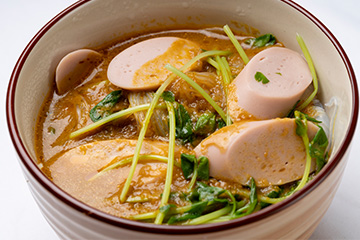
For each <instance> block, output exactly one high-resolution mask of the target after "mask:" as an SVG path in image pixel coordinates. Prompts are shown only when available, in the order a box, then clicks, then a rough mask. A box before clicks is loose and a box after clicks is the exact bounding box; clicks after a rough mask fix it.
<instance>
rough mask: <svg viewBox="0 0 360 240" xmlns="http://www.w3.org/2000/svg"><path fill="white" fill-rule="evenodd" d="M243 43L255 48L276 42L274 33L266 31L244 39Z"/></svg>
mask: <svg viewBox="0 0 360 240" xmlns="http://www.w3.org/2000/svg"><path fill="white" fill-rule="evenodd" d="M245 43H246V44H249V45H250V46H252V47H253V46H254V47H257V48H260V47H267V46H271V45H274V44H275V43H276V38H275V36H274V35H272V34H269V33H268V34H264V35H262V36H260V37H257V38H250V39H248V40H246V41H245Z"/></svg>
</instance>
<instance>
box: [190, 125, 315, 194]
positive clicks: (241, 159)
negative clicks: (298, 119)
mask: <svg viewBox="0 0 360 240" xmlns="http://www.w3.org/2000/svg"><path fill="white" fill-rule="evenodd" d="M317 130H318V127H317V126H316V125H314V124H313V123H311V122H309V123H308V136H309V139H310V140H311V139H312V138H313V137H314V136H315V134H316V132H317ZM295 131H296V123H295V120H294V119H289V118H284V119H280V118H277V119H271V120H262V121H251V122H250V121H243V122H238V123H235V124H233V125H230V126H227V127H224V128H222V129H220V130H219V131H217V132H215V133H214V134H212V135H210V136H209V137H208V138H206V139H204V140H203V141H202V142H201V143H200V144H199V145H198V146H197V147H196V148H195V150H194V151H195V153H196V156H197V157H199V156H206V157H207V158H208V159H209V162H210V176H212V177H215V178H220V179H225V180H230V181H234V182H238V183H240V184H244V185H245V184H247V182H248V181H249V179H250V177H253V178H254V179H255V181H256V185H257V186H259V187H266V186H269V185H281V184H285V183H289V182H292V181H295V180H298V179H300V178H301V177H302V176H303V173H304V169H305V163H306V153H305V147H304V144H303V141H302V138H301V137H299V136H298V135H296V132H295ZM314 168H315V163H314V161H312V165H311V171H313V170H314Z"/></svg>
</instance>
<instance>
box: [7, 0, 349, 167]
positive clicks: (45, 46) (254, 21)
mask: <svg viewBox="0 0 360 240" xmlns="http://www.w3.org/2000/svg"><path fill="white" fill-rule="evenodd" d="M78 5H79V6H78V7H77V8H75V9H73V10H72V11H69V12H67V14H65V15H64V16H63V17H61V18H56V19H55V20H53V21H52V22H50V23H49V24H48V25H47V26H46V27H45V28H44V29H42V31H41V32H40V33H39V34H38V35H37V36H36V37H35V38H34V39H33V42H31V43H30V45H29V46H28V49H27V54H26V56H25V57H26V60H25V61H24V64H23V66H22V69H21V71H20V74H19V77H18V82H17V86H16V92H15V106H14V109H15V118H16V122H17V127H18V129H19V133H20V137H21V139H22V141H23V143H24V146H25V148H26V149H27V151H28V153H29V155H30V156H31V157H32V159H33V160H34V161H36V156H35V151H34V131H35V127H34V126H35V124H36V120H37V116H38V114H39V111H40V107H41V106H42V104H43V101H44V98H45V97H46V96H47V94H48V93H49V90H50V89H51V88H52V87H53V82H54V71H55V67H56V65H57V63H58V62H59V60H60V59H61V58H62V57H63V56H64V55H66V54H67V53H68V52H70V51H72V50H75V49H78V48H84V47H87V48H93V47H97V46H99V45H102V44H104V43H106V42H110V41H113V40H114V39H117V38H125V37H127V36H131V35H132V34H135V33H141V32H148V31H149V29H150V30H152V31H157V30H160V29H168V28H179V26H180V27H184V28H186V27H188V28H189V27H191V28H194V27H204V26H209V25H216V26H223V25H225V24H229V25H230V27H231V28H233V29H235V30H240V31H243V32H244V31H245V32H246V31H251V29H250V28H249V27H247V26H251V27H254V28H256V29H258V30H259V31H260V33H273V34H274V35H275V36H276V37H277V38H278V39H279V40H280V41H282V42H283V43H284V44H285V46H287V47H289V48H291V49H294V50H296V51H298V52H301V50H300V48H299V46H298V44H297V41H296V33H299V34H300V35H301V36H302V37H303V38H304V40H305V42H306V44H307V46H308V48H309V51H310V53H311V55H312V58H313V61H314V64H315V67H316V70H317V74H318V77H319V79H320V87H319V88H320V93H319V96H320V98H321V100H322V102H323V103H328V102H330V100H331V99H332V98H333V97H335V98H336V99H337V100H338V106H339V107H338V110H337V118H336V124H335V128H334V136H335V138H334V142H333V153H336V151H338V149H339V147H341V144H342V143H343V141H344V139H345V137H346V134H347V131H348V129H349V126H350V123H351V117H352V114H353V113H352V111H353V108H354V102H353V101H354V100H353V96H352V86H351V81H350V78H349V75H348V70H347V67H346V64H345V63H344V61H343V59H342V56H341V55H340V54H339V52H338V49H337V48H336V47H335V46H334V45H333V43H332V42H331V41H330V39H329V37H328V36H327V35H326V34H324V32H323V30H322V29H320V28H319V27H318V26H317V25H316V24H315V23H314V22H313V21H312V20H311V19H310V18H308V17H306V16H304V14H303V13H302V12H301V11H302V10H301V11H299V10H297V9H295V8H294V7H293V6H292V5H294V4H293V3H291V2H290V3H289V2H283V1H277V0H257V1H253V0H227V1H226V2H220V1H218V0H202V1H193V0H185V1H169V0H154V1H146V0H137V1H118V0H106V1H104V0H101V1H100V0H94V1H84V2H83V3H82V4H78ZM30 50H31V51H30ZM327 111H328V114H329V117H331V116H332V115H333V114H334V107H328V108H327ZM333 155H335V154H333Z"/></svg>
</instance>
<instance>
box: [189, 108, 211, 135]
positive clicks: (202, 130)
mask: <svg viewBox="0 0 360 240" xmlns="http://www.w3.org/2000/svg"><path fill="white" fill-rule="evenodd" d="M215 124H216V120H215V114H213V113H204V114H203V115H201V116H200V117H199V119H198V120H197V122H196V125H195V129H194V130H195V133H196V134H199V135H207V134H209V133H213V132H214V131H215Z"/></svg>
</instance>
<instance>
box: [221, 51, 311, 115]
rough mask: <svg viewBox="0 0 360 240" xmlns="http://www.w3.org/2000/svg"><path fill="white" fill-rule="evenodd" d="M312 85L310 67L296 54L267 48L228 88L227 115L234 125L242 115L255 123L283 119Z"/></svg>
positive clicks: (256, 56) (255, 57)
mask: <svg viewBox="0 0 360 240" xmlns="http://www.w3.org/2000/svg"><path fill="white" fill-rule="evenodd" d="M264 77H265V78H264ZM311 82H312V76H311V72H310V70H309V67H308V65H307V63H306V61H305V60H304V59H303V58H302V57H301V55H300V54H299V53H297V52H295V51H293V50H290V49H287V48H281V47H272V48H267V49H265V50H264V51H261V52H260V53H258V54H257V55H255V56H254V57H253V58H252V59H251V60H250V62H249V63H248V64H247V65H246V66H245V68H244V69H243V70H242V71H241V73H240V74H239V75H238V76H237V77H236V78H235V79H234V81H233V82H232V83H231V84H230V85H229V95H228V101H229V114H230V116H231V118H232V120H233V121H239V120H241V119H242V118H243V117H242V116H244V115H250V116H252V117H253V118H256V119H271V118H276V117H285V116H286V115H287V114H288V113H289V111H290V110H291V109H292V107H293V106H294V105H295V104H296V102H297V101H298V100H299V99H300V97H301V96H302V94H303V93H304V91H305V90H306V88H307V87H308V86H309V85H310V84H311Z"/></svg>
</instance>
